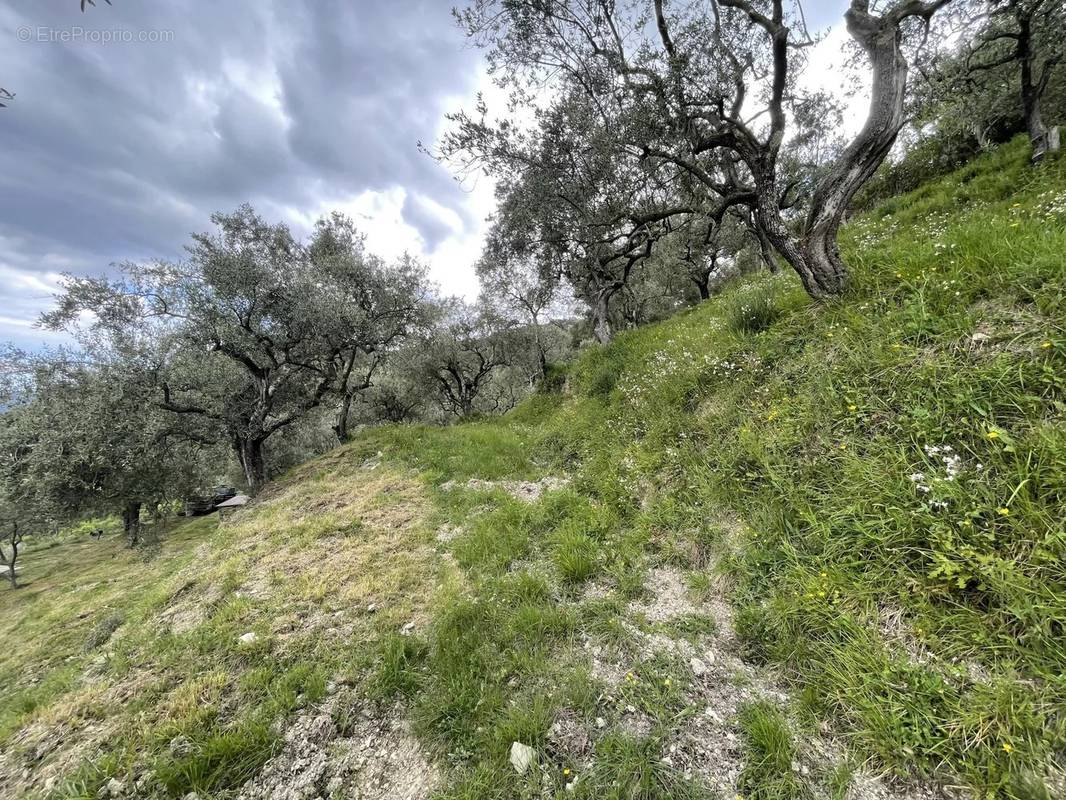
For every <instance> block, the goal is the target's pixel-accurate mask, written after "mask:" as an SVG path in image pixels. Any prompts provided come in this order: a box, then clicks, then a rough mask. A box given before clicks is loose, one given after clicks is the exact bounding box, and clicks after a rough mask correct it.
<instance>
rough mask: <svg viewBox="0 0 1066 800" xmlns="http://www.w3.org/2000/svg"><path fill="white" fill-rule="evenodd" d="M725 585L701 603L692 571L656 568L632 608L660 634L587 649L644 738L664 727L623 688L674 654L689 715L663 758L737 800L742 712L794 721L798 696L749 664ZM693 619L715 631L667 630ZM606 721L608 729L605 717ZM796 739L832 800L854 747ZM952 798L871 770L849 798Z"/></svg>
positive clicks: (804, 772) (818, 738)
mask: <svg viewBox="0 0 1066 800" xmlns="http://www.w3.org/2000/svg"><path fill="white" fill-rule="evenodd" d="M711 561H712V562H713V559H712V560H711ZM723 584H724V581H715V582H714V583H713V584H712V589H711V591H710V593H709V594H708V595H705V596H704V597H703V598H702V599H699V600H697V599H694V598H693V597H692V594H691V593H690V592H689V591H688V589H687V585H686V581H685V575H684V573H683V572H681V571H680V570H677V569H675V568H672V567H659V568H656V569H653V570H651V571H650V572H649V574H648V578H647V581H646V583H645V597H644V598H642V599H641V600H639V601H636V602H634V603H631V604H630V606H629V611H630V613H631V614H632V615H633V617H634V619H643V621H644V622H646V623H651V626H652V627H651V629H650V630H648V629H641V628H640V627H638V625H637V624H635V622H628V621H627V622H624V623H623V628H624V630H625V631H626V633H627V635H628V638H629V640H630V642H629V647H628V648H627V649H626V651H625V652H624V653H623V652H620V651H619V650H617V649H615V648H611V647H606V646H603V645H599V644H596V643H594V642H592V641H590V640H586V641H585V644H584V649H585V652H586V654H587V657H588V660H589V665H590V672H591V674H592V676H593V677H595V678H597V679H598V680H600V681H602V682H603V683H604V684H605V685H606V687H607V689H606V695H605V697H604V699H605V701H606V702H607V704H608V707H609V708H611V709H612V711H613V713H615V715H616V717H615V722H616V724H617V725H618V726H619V727H620V728H621V729H622V730H624V731H626V732H628V733H629V734H631V735H634V736H647V735H648V734H650V733H651V732H652V730H653V729H654V722H653V720H652V719H651V718H650V717H648V716H647V715H646V714H644V713H642V712H641V711H639V710H638V709H636V708H634V707H632V706H626V705H622V704H620V701H619V699H618V692H617V691H616V690H617V687H619V686H620V685H621V684H622V683H623V681H625V680H627V678H628V677H629V676H630V675H631V674H632V671H633V670H635V669H637V668H638V667H637V665H638V664H639V662H641V661H643V660H646V659H648V658H651V657H654V656H656V655H666V656H668V657H670V658H672V659H674V660H675V661H678V662H681V663H683V664H685V665H687V671H688V676H687V677H688V684H687V688H686V690H685V694H684V701H685V706H686V708H685V709H684V711H683V712H682V714H680V715H679V716H678V719H680V720H681V721H680V723H679V724H678V725H677V726H676V727H675V728H674V729H673V730H672V731H671V732H670V734H669V735H668V736H666V737H665V738H664V740H663V742H662V759H663V762H664V763H665V764H668V765H670V766H671V767H672V768H673V769H675V770H677V771H679V772H680V773H682V774H684V775H685V776H686V777H692V778H695V779H697V780H699V781H701V782H702V783H704V784H706V785H707V786H708V787H709V788H710V789H712V790H713V791H714V792H715V793H716V794H718V795H719V796H725V797H729V796H734V795H735V794H736V793H737V790H738V780H739V778H740V775H741V772H742V771H743V769H744V759H745V745H744V736H743V732H742V730H741V727H740V724H739V715H740V711H741V709H742V708H743V707H744V706H745V705H747V704H749V703H752V702H768V703H771V704H773V705H776V706H778V707H780V708H782V709H783V710H784V711H786V714H787V707H788V703H789V695H788V693H787V691H786V690H785V688H784V686H783V684H782V683H781V681H780V680H779V679H778V677H777V676H776V675H775V674H774V673H773V671H772V670H770V669H767V668H764V667H761V666H757V665H754V664H751V663H749V662H747V661H745V660H744V658H743V655H742V652H741V646H740V641H739V639H738V637H737V634H736V630H735V628H734V624H733V612H732V608H731V606H730V605H729V603H728V602H727V601H726V599H725V597H724V594H723V592H724V590H725V587H724V585H723ZM693 616H696V617H702V618H704V619H708V620H710V621H712V622H713V624H712V625H710V626H708V627H709V628H710V630H711V633H707V634H703V635H700V636H699V637H696V638H695V639H692V638H682V637H677V636H673V635H671V634H670V633H669V632H667V631H668V626H669V624H670V623H671V622H672V621H674V620H678V619H680V618H684V617H693ZM598 722H599V723H601V724H602V725H606V720H604V719H600V720H598ZM557 723H558V725H559V729H560V731H561V732H563V733H564V734H565V736H564V737H563V738H564V739H565V740H566V741H570V742H574V741H577V742H579V743H583V742H584V741H585V740H586V739H588V740H589V741H593V742H594V741H595V738H596V737H597V736H598V733H599V731H598V727H601V726H600V725H594V726H591V727H590V726H588V725H586V726H585V729H584V733H583V734H575V733H574V732H573V731H572V730H571V728H572V727H573V724H574V720H572V719H563V720H557ZM555 727H556V726H553V729H554V728H555ZM796 738H797V742H798V748H797V750H798V755H797V759H796V761H795V763H793V764H792V768H793V770H794V771H795V772H796V774H797V775H798V776H799V777H801V779H802V780H804V781H805V782H806V783H807V785H808V786H809V787H810V789H811V790H812V793H813V794H814V796H815V797H827V796H828V790H827V789H826V787H823V786H821V785H820V780H821V779H822V778H824V777H827V776H829V775H830V774H831V773H832V772H833V771H834V770H835V769H836V768H837V766H838V765H839V764H841V763H842V762H844V761H846V759H847V751H846V748H845V747H844V745H843V743H842V742H840V741H839V740H838V739H836V738H834V737H833V736H832V735H830V733H829V732H828V731H823V732H822V733H817V732H815V733H813V734H812V733H810V732H806V733H805V732H797V733H796ZM577 749H578V750H581V749H582V748H577ZM950 797H951V795H949V794H947V793H946V792H945V791H944V790H943V789H941V788H939V787H937V786H933V785H931V784H926V783H915V782H907V783H904V782H898V781H894V780H889V779H886V778H883V777H881V776H878V775H876V774H874V773H872V772H870V771H868V770H865V769H860V770H858V771H857V772H856V773H855V776H854V778H853V780H852V782H851V785H850V788H849V789H848V794H847V800H947V798H950Z"/></svg>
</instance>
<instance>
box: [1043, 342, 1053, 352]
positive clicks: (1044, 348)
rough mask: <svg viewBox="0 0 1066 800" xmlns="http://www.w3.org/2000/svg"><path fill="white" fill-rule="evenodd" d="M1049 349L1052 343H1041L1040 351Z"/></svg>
mask: <svg viewBox="0 0 1066 800" xmlns="http://www.w3.org/2000/svg"><path fill="white" fill-rule="evenodd" d="M1049 347H1051V342H1041V343H1040V349H1041V350H1047V349H1048V348H1049Z"/></svg>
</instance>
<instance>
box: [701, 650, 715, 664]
mask: <svg viewBox="0 0 1066 800" xmlns="http://www.w3.org/2000/svg"><path fill="white" fill-rule="evenodd" d="M703 660H704V661H705V662H706V663H708V664H713V663H714V651H713V650H708V651H707V652H706V653H704V654H703Z"/></svg>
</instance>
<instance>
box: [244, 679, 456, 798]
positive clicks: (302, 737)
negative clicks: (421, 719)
mask: <svg viewBox="0 0 1066 800" xmlns="http://www.w3.org/2000/svg"><path fill="white" fill-rule="evenodd" d="M438 784H439V776H438V773H437V770H436V769H435V768H434V766H433V765H432V763H431V762H430V761H429V758H428V757H427V756H426V754H425V752H424V751H423V750H422V747H421V745H420V744H419V743H418V741H417V740H416V739H415V738H414V736H413V735H412V734H411V731H410V728H409V727H408V725H407V723H406V721H405V717H404V713H403V709H402V708H400V707H395V708H392V709H389V710H387V711H386V712H385V713H381V712H375V711H374V710H372V709H370V708H369V707H366V706H363V705H361V704H360V703H359V701H357V700H355V699H354V698H353V697H352V695H351V694H350V693H349V692H347V691H343V692H339V693H338V694H336V695H334V697H332V698H331V699H330V700H329V701H327V702H326V703H324V704H323V705H322V706H320V707H319V708H317V709H315V710H309V711H307V712H306V713H304V714H301V715H300V716H299V717H298V718H297V719H296V720H295V722H293V724H292V725H290V726H289V728H288V730H287V731H286V733H285V739H284V745H283V747H282V750H281V752H280V753H278V755H276V756H275V757H274V758H272V759H271V760H270V761H268V762H267V763H266V765H265V766H264V767H263V768H262V769H261V770H260V772H259V774H258V775H256V776H255V778H253V779H252V780H250V781H249V782H248V783H247V784H245V786H244V787H243V788H242V789H241V791H240V793H239V794H238V800H318V799H319V798H325V797H352V798H359V800H425V799H426V798H428V797H429V796H430V795H431V794H432V793H433V791H434V790H435V789H436V787H437V786H438Z"/></svg>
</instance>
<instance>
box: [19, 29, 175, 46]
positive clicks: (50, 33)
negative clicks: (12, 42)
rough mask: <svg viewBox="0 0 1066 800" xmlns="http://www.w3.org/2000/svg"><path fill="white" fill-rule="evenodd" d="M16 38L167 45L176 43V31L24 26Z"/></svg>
mask: <svg viewBox="0 0 1066 800" xmlns="http://www.w3.org/2000/svg"><path fill="white" fill-rule="evenodd" d="M16 36H17V37H18V40H19V41H20V42H49V43H61V44H67V43H80V42H86V43H88V44H140V43H145V44H165V43H167V42H172V41H174V31H171V30H163V29H152V30H139V31H135V30H129V29H128V28H83V27H82V26H80V25H71V26H70V27H68V28H53V27H48V26H43V25H39V26H36V27H34V26H30V25H23V26H21V27H20V28H19V29H18V31H16Z"/></svg>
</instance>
